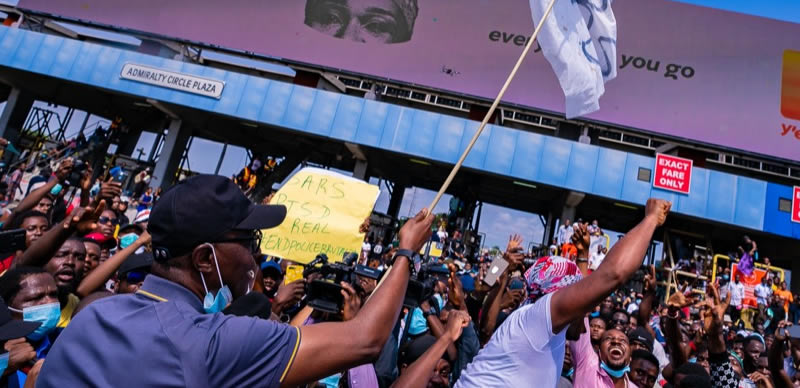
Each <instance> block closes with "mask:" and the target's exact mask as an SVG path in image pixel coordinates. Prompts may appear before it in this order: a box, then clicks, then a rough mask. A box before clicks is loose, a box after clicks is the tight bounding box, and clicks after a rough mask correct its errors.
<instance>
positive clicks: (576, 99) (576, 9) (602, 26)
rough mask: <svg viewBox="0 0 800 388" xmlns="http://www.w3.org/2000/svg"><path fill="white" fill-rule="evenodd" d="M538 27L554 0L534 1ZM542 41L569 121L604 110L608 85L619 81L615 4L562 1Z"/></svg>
mask: <svg viewBox="0 0 800 388" xmlns="http://www.w3.org/2000/svg"><path fill="white" fill-rule="evenodd" d="M530 3H531V14H532V15H533V22H534V25H538V23H539V20H541V19H542V16H543V15H544V12H545V10H547V7H548V6H549V5H550V0H530ZM544 23H545V24H544V26H543V27H542V30H541V31H539V36H538V37H537V40H538V41H539V46H541V47H542V52H543V53H544V56H545V58H547V61H548V62H550V66H552V67H553V71H555V73H556V76H557V77H558V82H559V83H560V84H561V89H563V90H564V95H565V96H566V102H567V110H566V114H567V118H573V117H577V116H583V115H586V114H589V113H592V112H594V111H596V110H598V109H600V96H602V95H603V93H604V92H605V87H604V85H603V84H604V83H605V82H607V81H610V80H612V79H614V77H616V76H617V21H616V20H615V19H614V13H613V12H612V11H611V0H556V4H555V6H554V7H553V11H552V14H551V15H550V16H549V17H548V18H547V20H545V22H544Z"/></svg>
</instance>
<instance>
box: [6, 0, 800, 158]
mask: <svg viewBox="0 0 800 388" xmlns="http://www.w3.org/2000/svg"><path fill="white" fill-rule="evenodd" d="M600 1H601V0H587V1H582V2H580V4H581V5H582V6H584V7H591V6H596V5H595V4H594V2H600ZM602 1H605V0H602ZM19 6H20V7H22V8H27V9H32V10H37V11H40V12H45V13H49V14H53V15H59V16H63V17H67V18H71V19H80V20H84V21H91V22H96V23H101V24H107V25H113V26H119V27H123V28H127V29H131V30H137V31H144V32H149V33H154V34H159V35H164V36H168V37H176V38H179V39H184V40H188V41H193V42H202V43H207V44H213V45H218V46H221V47H226V48H230V49H236V50H242V51H248V52H254V53H257V54H263V55H269V56H273V57H280V58H285V59H289V60H294V61H299V62H305V63H311V64H316V65H320V66H324V67H328V68H333V69H341V70H345V71H349V72H355V73H361V74H367V75H372V76H377V77H383V78H388V79H392V80H397V81H402V82H407V83H412V84H417V85H422V86H426V87H431V88H436V89H441V90H447V91H452V92H456V93H460V94H465V95H469V96H476V97H481V98H486V99H493V98H494V97H495V95H496V94H497V92H498V90H499V89H500V87H501V85H502V83H503V81H504V80H505V77H506V76H507V75H508V73H509V71H510V70H511V68H512V66H513V64H514V61H515V59H516V57H517V56H518V55H519V53H520V52H521V50H522V48H523V46H524V45H525V43H526V42H527V39H528V36H529V35H530V34H531V33H532V31H533V28H534V26H533V22H532V20H531V15H530V9H529V6H528V2H527V0H491V1H490V0H437V1H419V0H270V1H262V2H256V1H252V0H227V1H224V2H211V1H196V0H171V1H162V0H139V1H136V2H130V1H125V0H59V1H53V0H20V2H19ZM614 12H615V14H616V17H617V22H618V28H619V36H618V53H617V55H618V59H617V62H618V67H619V69H618V74H619V75H618V77H617V79H615V80H613V81H611V82H610V83H609V84H608V85H606V94H605V96H604V97H603V98H602V99H601V101H600V105H601V109H600V111H599V112H596V113H593V114H591V115H589V116H588V117H587V118H588V119H591V120H595V121H599V122H607V123H612V124H614V125H619V126H623V127H629V128H636V129H640V130H645V131H649V132H653V133H656V134H663V135H667V136H672V137H676V138H681V139H686V140H691V141H695V142H701V143H706V144H714V145H720V146H724V147H729V148H734V149H739V150H742V151H746V152H752V153H757V154H762V155H768V156H772V157H776V158H782V159H786V160H791V161H795V162H799V161H800V136H795V132H796V128H798V127H800V114H798V113H797V112H798V111H800V108H798V106H797V105H798V104H800V102H799V101H800V98H798V93H800V86H798V85H799V84H798V83H797V80H798V79H800V78H798V77H800V67H798V63H800V62H798V55H799V54H798V53H800V39H797V37H798V36H800V24H794V23H788V22H780V21H774V20H770V19H765V18H760V17H755V16H748V15H742V14H738V13H732V12H728V11H721V10H715V9H710V8H705V7H698V6H694V5H689V4H683V3H677V2H673V1H669V0H616V1H615V2H614ZM505 102H507V103H512V104H519V105H522V106H528V107H533V108H537V109H542V110H546V111H551V112H563V110H564V95H563V93H562V92H561V89H560V87H559V85H558V81H557V79H556V77H555V75H554V74H553V72H552V70H551V68H550V66H549V64H548V63H547V62H546V60H545V59H544V56H543V55H542V54H541V52H540V51H539V50H537V51H536V52H535V53H533V54H532V55H531V56H530V57H529V58H528V59H527V60H526V62H525V64H524V66H523V68H522V69H521V71H520V73H519V74H518V75H517V78H516V80H515V82H514V83H513V84H512V85H511V88H510V89H509V91H508V93H507V94H506V98H505ZM793 129H795V130H793Z"/></svg>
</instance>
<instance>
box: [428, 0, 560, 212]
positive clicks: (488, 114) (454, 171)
mask: <svg viewBox="0 0 800 388" xmlns="http://www.w3.org/2000/svg"><path fill="white" fill-rule="evenodd" d="M556 1H557V0H550V5H549V6H548V7H547V10H545V12H544V16H542V20H540V21H539V25H537V26H536V30H534V31H533V35H532V36H531V38H530V39H529V40H528V44H526V45H525V49H524V50H522V54H521V55H520V56H519V59H517V64H516V65H514V69H512V70H511V74H509V75H508V78H507V79H506V83H505V84H504V85H503V88H502V89H500V93H498V94H497V97H496V98H495V99H494V102H493V103H492V107H491V108H489V111H488V112H486V116H485V117H484V118H483V121H482V122H481V126H480V127H478V130H477V131H475V135H473V136H472V140H470V142H469V144H468V145H467V148H466V149H465V150H464V153H462V154H461V157H460V158H459V159H458V162H457V163H456V165H455V166H453V169H452V170H451V171H450V175H448V176H447V179H446V180H445V181H444V184H442V187H441V188H440V189H439V192H438V193H436V197H435V198H434V199H433V202H431V205H430V206H428V212H431V213H432V212H433V208H435V207H436V204H438V203H439V200H440V199H442V195H444V192H445V191H447V188H448V187H450V184H451V183H453V178H455V176H456V174H457V173H458V170H459V169H461V165H462V164H464V160H465V159H466V158H467V155H469V152H470V151H471V150H472V147H473V146H474V145H475V142H477V141H478V138H479V137H480V136H481V132H483V129H484V128H486V124H488V123H489V120H490V119H491V117H492V115H493V114H494V111H495V110H497V106H498V105H500V100H501V99H502V98H503V96H504V95H505V94H506V90H507V89H508V86H509V85H511V81H512V80H513V79H514V77H515V76H516V75H517V71H519V68H520V66H522V61H523V60H524V59H525V57H526V56H527V55H528V51H530V49H531V47H533V42H534V41H536V37H537V36H538V35H539V31H541V29H542V27H543V26H544V22H545V20H547V17H548V16H549V15H550V12H551V11H552V10H553V6H555V4H556Z"/></svg>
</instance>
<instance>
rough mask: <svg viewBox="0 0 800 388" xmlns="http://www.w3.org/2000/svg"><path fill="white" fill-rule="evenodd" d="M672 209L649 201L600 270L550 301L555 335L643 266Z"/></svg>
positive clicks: (665, 204)
mask: <svg viewBox="0 0 800 388" xmlns="http://www.w3.org/2000/svg"><path fill="white" fill-rule="evenodd" d="M671 206H672V204H671V203H669V202H668V201H665V200H662V199H653V198H651V199H649V200H647V206H646V208H645V217H644V220H642V221H641V222H640V223H639V225H637V226H636V227H635V228H633V229H631V230H630V231H629V232H628V234H626V235H625V237H623V238H622V239H620V240H619V241H618V242H617V243H616V244H614V247H613V248H611V250H610V251H609V252H608V255H606V258H605V259H604V260H603V263H602V264H601V265H600V267H599V268H597V271H594V272H593V273H592V275H591V276H588V277H586V278H585V279H583V280H581V281H580V282H578V283H576V284H573V285H571V286H568V287H566V288H564V289H561V290H559V291H557V292H556V293H555V294H553V296H552V299H551V301H550V316H551V320H552V327H553V332H554V333H558V332H560V331H561V330H563V329H564V328H565V327H567V325H568V324H569V323H570V322H572V321H574V320H576V319H578V318H581V317H583V315H584V314H586V313H588V312H589V311H591V309H592V307H594V306H595V305H597V304H598V303H600V301H601V300H602V299H603V298H605V296H606V295H608V294H609V293H611V291H613V290H615V289H617V287H619V286H620V285H621V284H622V283H624V282H625V281H626V280H627V279H628V277H630V276H631V275H632V274H633V273H634V272H636V270H637V269H638V268H639V266H641V265H642V260H643V259H644V255H645V252H647V247H648V246H649V245H650V240H651V238H652V237H653V232H654V231H655V230H656V228H657V227H658V226H661V225H663V224H664V222H665V221H666V219H667V214H668V213H669V209H670V207H671ZM578 230H581V231H582V232H581V233H583V228H579V229H577V230H576V232H577V231H578Z"/></svg>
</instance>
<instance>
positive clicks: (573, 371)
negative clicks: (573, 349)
mask: <svg viewBox="0 0 800 388" xmlns="http://www.w3.org/2000/svg"><path fill="white" fill-rule="evenodd" d="M573 374H575V368H569V370H568V371H564V373H562V374H561V375H562V376H564V377H572V375H573Z"/></svg>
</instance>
